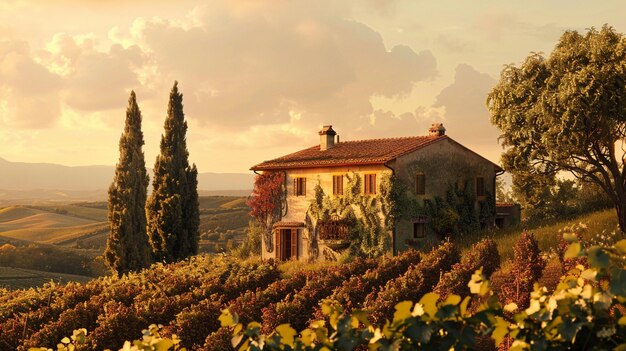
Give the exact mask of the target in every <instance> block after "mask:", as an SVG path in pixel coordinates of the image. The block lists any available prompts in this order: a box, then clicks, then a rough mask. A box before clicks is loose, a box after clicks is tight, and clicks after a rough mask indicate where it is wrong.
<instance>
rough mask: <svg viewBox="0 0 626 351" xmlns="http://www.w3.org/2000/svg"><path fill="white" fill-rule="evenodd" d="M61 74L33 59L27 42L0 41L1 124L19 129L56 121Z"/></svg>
mask: <svg viewBox="0 0 626 351" xmlns="http://www.w3.org/2000/svg"><path fill="white" fill-rule="evenodd" d="M61 85H62V81H61V79H60V77H58V76H57V75H56V74H54V73H52V72H50V71H48V70H47V69H46V68H45V67H44V66H42V65H41V64H39V63H38V62H36V61H35V60H34V59H33V54H32V52H31V49H30V47H29V46H28V44H27V43H26V42H23V41H15V40H11V41H3V42H0V123H2V124H4V125H7V126H12V127H18V128H41V127H47V126H51V125H53V124H54V122H55V121H56V120H57V119H58V117H59V114H60V104H59V89H60V87H61Z"/></svg>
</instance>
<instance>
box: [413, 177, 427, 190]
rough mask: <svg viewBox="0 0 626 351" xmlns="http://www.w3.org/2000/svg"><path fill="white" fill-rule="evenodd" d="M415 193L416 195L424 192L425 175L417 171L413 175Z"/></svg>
mask: <svg viewBox="0 0 626 351" xmlns="http://www.w3.org/2000/svg"><path fill="white" fill-rule="evenodd" d="M415 193H416V194H417V195H425V194H426V175H424V173H418V174H417V175H416V176H415Z"/></svg>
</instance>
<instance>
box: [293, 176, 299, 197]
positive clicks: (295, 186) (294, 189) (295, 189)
mask: <svg viewBox="0 0 626 351" xmlns="http://www.w3.org/2000/svg"><path fill="white" fill-rule="evenodd" d="M293 194H294V195H295V196H298V178H293Z"/></svg>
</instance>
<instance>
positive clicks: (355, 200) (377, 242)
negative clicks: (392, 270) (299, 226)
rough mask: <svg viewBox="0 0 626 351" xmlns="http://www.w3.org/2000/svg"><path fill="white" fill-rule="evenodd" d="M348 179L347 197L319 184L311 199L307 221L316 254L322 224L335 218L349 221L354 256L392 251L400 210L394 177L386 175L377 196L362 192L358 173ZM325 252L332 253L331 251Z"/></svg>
mask: <svg viewBox="0 0 626 351" xmlns="http://www.w3.org/2000/svg"><path fill="white" fill-rule="evenodd" d="M346 178H347V180H348V182H347V186H346V188H345V190H344V196H333V197H331V196H328V195H326V194H325V193H324V190H323V189H322V187H321V186H320V185H319V184H318V185H317V186H316V187H315V197H314V198H313V200H311V203H310V205H309V208H308V210H307V213H306V220H305V224H306V226H307V229H308V231H309V235H310V240H309V245H310V248H309V249H310V252H312V253H313V255H312V256H313V257H315V256H316V255H318V254H319V245H318V223H320V222H321V221H328V220H331V219H332V218H333V217H335V218H337V219H339V220H342V221H343V222H344V223H349V228H350V231H349V239H350V240H351V245H350V247H349V251H350V253H351V254H352V255H356V256H364V257H377V256H381V255H383V254H385V253H386V252H388V251H389V248H390V246H391V233H392V230H393V223H394V218H395V214H394V213H395V212H396V211H397V204H396V202H395V200H394V198H393V196H392V194H393V193H394V191H396V190H395V189H394V188H393V182H392V181H391V180H390V179H389V178H390V176H389V175H384V176H383V177H382V179H381V182H380V187H379V189H378V191H377V194H378V195H376V196H370V195H363V194H362V193H361V177H360V176H359V175H358V174H356V173H354V172H353V173H352V174H351V175H350V174H347V175H346ZM357 213H358V214H359V215H358V216H357ZM323 254H324V255H325V256H330V255H329V254H328V253H323ZM328 258H331V257H328Z"/></svg>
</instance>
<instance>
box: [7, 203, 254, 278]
mask: <svg viewBox="0 0 626 351" xmlns="http://www.w3.org/2000/svg"><path fill="white" fill-rule="evenodd" d="M199 203H200V236H201V238H200V251H201V252H208V253H211V252H216V250H217V251H222V250H224V249H225V248H226V247H227V246H228V245H229V242H230V245H238V244H240V243H241V242H242V240H243V238H244V237H245V235H246V228H247V226H248V221H249V220H250V217H249V214H248V212H249V211H250V210H249V208H248V207H247V205H246V198H245V197H236V196H201V197H200V198H199ZM108 234H109V224H108V222H107V204H106V202H83V203H71V204H59V203H47V204H39V205H12V206H6V207H2V208H0V262H4V263H3V264H4V265H5V267H2V263H0V287H2V286H6V287H11V288H17V287H28V286H38V285H41V284H42V283H44V282H46V281H49V280H51V279H57V278H58V277H60V278H58V279H61V281H69V280H80V277H81V276H76V275H64V274H62V273H49V274H50V275H45V274H43V273H45V272H50V271H55V270H56V271H61V272H63V273H67V272H68V271H67V269H69V268H71V267H70V265H71V264H70V263H69V262H74V263H76V264H78V263H81V265H86V266H87V267H84V269H83V271H81V273H80V274H86V275H87V274H89V275H99V274H101V273H102V272H104V267H103V263H102V260H101V259H98V256H100V255H101V253H102V252H103V250H104V248H105V246H106V240H107V237H108ZM5 244H9V245H10V246H8V247H7V248H5V251H4V252H3V251H2V250H1V249H2V246H3V245H5ZM11 246H13V247H15V248H16V249H15V250H11V249H10V247H11ZM20 253H24V254H20ZM9 255H12V256H9ZM3 257H4V259H3ZM64 257H66V258H67V259H66V260H65V261H67V262H68V263H65V262H64V260H63V258H64ZM86 260H87V261H86ZM89 261H91V262H89ZM50 262H56V263H50ZM6 266H11V267H13V268H10V267H6ZM18 267H19V268H18ZM44 271H45V272H44ZM25 272H30V273H28V274H26V273H25ZM72 272H74V273H75V272H76V271H75V270H74V271H72ZM16 274H17V275H19V277H16V276H15V275H16ZM55 277H57V278H55ZM72 277H79V278H76V279H73V278H72ZM83 278H84V277H83Z"/></svg>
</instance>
